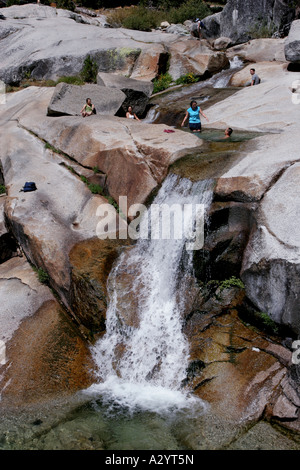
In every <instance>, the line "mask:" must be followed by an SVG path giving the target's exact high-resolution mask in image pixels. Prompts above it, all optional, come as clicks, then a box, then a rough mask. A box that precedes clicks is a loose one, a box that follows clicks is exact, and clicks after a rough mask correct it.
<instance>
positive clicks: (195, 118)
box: [181, 101, 208, 132]
mask: <svg viewBox="0 0 300 470" xmlns="http://www.w3.org/2000/svg"><path fill="white" fill-rule="evenodd" d="M200 114H201V115H202V116H203V117H205V119H206V120H207V121H208V118H207V117H206V116H205V114H204V113H203V111H202V109H201V108H200V106H198V105H197V101H191V103H190V107H189V109H188V110H187V111H186V113H185V116H184V118H183V121H182V123H181V127H183V126H184V123H185V121H186V120H187V118H189V128H190V130H191V131H192V132H201V119H200Z"/></svg>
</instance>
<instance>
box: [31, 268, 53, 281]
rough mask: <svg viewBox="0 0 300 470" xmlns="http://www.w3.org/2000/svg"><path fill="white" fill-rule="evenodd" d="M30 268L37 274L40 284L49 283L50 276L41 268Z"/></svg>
mask: <svg viewBox="0 0 300 470" xmlns="http://www.w3.org/2000/svg"><path fill="white" fill-rule="evenodd" d="M32 268H33V270H34V271H35V272H36V273H37V276H38V280H39V281H40V282H41V283H42V284H48V283H49V281H50V276H49V274H48V273H47V272H46V271H45V270H44V269H43V268H36V267H35V266H32Z"/></svg>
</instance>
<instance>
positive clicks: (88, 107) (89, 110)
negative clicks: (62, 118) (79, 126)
mask: <svg viewBox="0 0 300 470" xmlns="http://www.w3.org/2000/svg"><path fill="white" fill-rule="evenodd" d="M80 112H81V115H82V117H86V116H91V114H93V113H94V112H95V106H94V105H93V104H92V100H91V98H87V99H86V103H85V105H84V106H83V108H82V110H81V111H80Z"/></svg>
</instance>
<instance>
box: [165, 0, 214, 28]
mask: <svg viewBox="0 0 300 470" xmlns="http://www.w3.org/2000/svg"><path fill="white" fill-rule="evenodd" d="M210 14H211V11H210V9H209V7H208V6H207V5H206V4H205V3H204V2H203V1H202V0H188V1H187V2H185V3H183V4H182V5H180V6H179V7H178V8H174V7H173V8H171V9H170V10H169V11H168V13H167V21H168V22H169V23H175V24H176V23H184V22H185V21H186V20H193V19H195V18H201V19H203V18H205V17H206V16H208V15H210Z"/></svg>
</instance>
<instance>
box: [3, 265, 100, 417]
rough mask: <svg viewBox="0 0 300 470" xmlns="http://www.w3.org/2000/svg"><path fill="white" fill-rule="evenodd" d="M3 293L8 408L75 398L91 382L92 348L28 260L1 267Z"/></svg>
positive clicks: (4, 387)
mask: <svg viewBox="0 0 300 470" xmlns="http://www.w3.org/2000/svg"><path fill="white" fill-rule="evenodd" d="M0 295H1V301H2V305H1V310H0V331H1V341H0V346H1V348H0V349H1V353H2V354H1V353H0V355H1V358H0V387H1V405H2V406H3V409H5V407H7V406H9V407H18V406H21V407H24V406H25V404H26V405H28V404H30V403H34V402H40V403H41V402H42V401H45V400H49V399H53V398H54V397H55V398H57V397H62V396H66V395H70V394H74V393H75V392H77V391H78V390H81V389H82V388H84V387H87V386H88V385H90V384H91V382H92V379H93V378H92V374H91V372H90V370H91V367H92V366H93V363H92V360H91V357H90V351H89V349H88V347H87V344H86V343H85V342H84V340H83V338H82V337H80V335H78V332H77V331H76V329H75V328H74V325H73V324H72V322H71V320H70V318H68V316H67V315H66V313H65V312H64V311H63V309H62V307H61V305H60V303H59V302H58V301H57V299H56V298H55V296H54V294H53V293H52V291H51V289H50V288H49V287H48V286H47V285H44V284H42V283H41V282H40V281H39V279H38V275H37V273H36V272H35V271H34V270H33V268H32V266H30V264H29V263H28V261H27V260H26V258H25V256H23V257H17V258H13V259H11V260H9V261H7V262H5V263H3V264H1V265H0ZM62 345H63V347H62Z"/></svg>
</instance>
